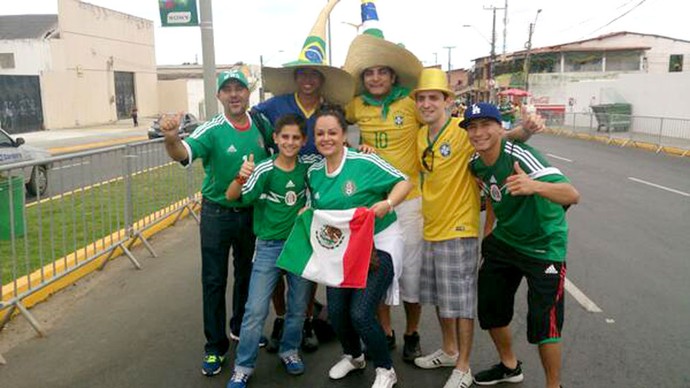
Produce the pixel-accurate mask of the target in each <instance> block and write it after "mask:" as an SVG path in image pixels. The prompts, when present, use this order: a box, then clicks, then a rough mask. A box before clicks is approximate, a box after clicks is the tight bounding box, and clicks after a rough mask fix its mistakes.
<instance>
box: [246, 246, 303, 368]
mask: <svg viewBox="0 0 690 388" xmlns="http://www.w3.org/2000/svg"><path fill="white" fill-rule="evenodd" d="M283 244H285V241H284V240H257V241H256V256H255V257H254V266H253V268H252V276H251V280H250V282H249V298H248V299H247V305H246V306H245V308H244V319H243V320H242V330H241V332H242V335H241V336H240V344H239V346H238V347H237V355H236V357H235V371H238V372H242V373H246V374H252V372H253V371H254V368H255V367H256V357H257V354H258V352H259V339H260V338H261V334H262V332H263V328H264V323H265V322H266V317H267V316H268V308H269V305H270V303H271V296H272V295H273V290H274V289H275V287H276V283H277V282H278V279H279V278H280V277H281V276H282V273H283V271H282V270H281V269H280V268H278V267H276V260H278V256H279V255H280V252H281V251H282V250H283ZM286 277H287V282H288V297H287V314H286V315H285V324H284V326H283V338H281V340H280V349H279V355H280V356H281V357H287V356H289V355H292V354H297V352H298V349H299V347H300V344H301V342H302V326H303V325H304V317H305V310H306V308H307V303H308V302H309V298H310V296H311V288H312V283H311V282H310V281H308V280H306V279H303V278H301V277H299V276H297V275H294V274H291V273H287V274H286Z"/></svg>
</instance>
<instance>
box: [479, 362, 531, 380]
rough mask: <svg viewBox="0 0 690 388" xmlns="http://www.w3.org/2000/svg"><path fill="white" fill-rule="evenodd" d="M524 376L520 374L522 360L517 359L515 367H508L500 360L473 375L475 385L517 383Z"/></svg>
mask: <svg viewBox="0 0 690 388" xmlns="http://www.w3.org/2000/svg"><path fill="white" fill-rule="evenodd" d="M524 378H525V377H524V376H523V375H522V362H520V361H518V363H517V366H516V367H515V369H510V368H508V367H507V366H505V365H503V363H502V362H501V363H498V364H496V365H494V366H492V367H491V368H489V369H487V370H483V371H481V372H479V373H477V374H476V375H474V383H475V384H477V385H496V384H498V383H519V382H521V381H522V380H523V379H524Z"/></svg>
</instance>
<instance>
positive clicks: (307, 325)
mask: <svg viewBox="0 0 690 388" xmlns="http://www.w3.org/2000/svg"><path fill="white" fill-rule="evenodd" d="M318 349H319V340H318V339H317V338H316V335H314V329H313V327H312V325H311V318H307V319H305V320H304V327H303V328H302V350H304V351H305V352H307V353H311V352H315V351H316V350H318Z"/></svg>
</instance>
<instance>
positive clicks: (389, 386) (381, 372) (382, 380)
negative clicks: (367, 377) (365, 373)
mask: <svg viewBox="0 0 690 388" xmlns="http://www.w3.org/2000/svg"><path fill="white" fill-rule="evenodd" d="M397 382H398V377H397V376H396V375H395V370H394V369H393V368H390V369H386V368H376V380H374V385H372V386H371V388H393V386H394V385H395V383H397Z"/></svg>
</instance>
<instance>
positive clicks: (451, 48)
mask: <svg viewBox="0 0 690 388" xmlns="http://www.w3.org/2000/svg"><path fill="white" fill-rule="evenodd" d="M443 48H444V49H448V73H446V74H447V77H448V85H450V69H451V63H450V53H451V50H453V49H454V48H455V46H444V47H443Z"/></svg>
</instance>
